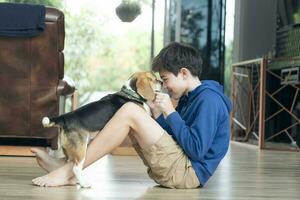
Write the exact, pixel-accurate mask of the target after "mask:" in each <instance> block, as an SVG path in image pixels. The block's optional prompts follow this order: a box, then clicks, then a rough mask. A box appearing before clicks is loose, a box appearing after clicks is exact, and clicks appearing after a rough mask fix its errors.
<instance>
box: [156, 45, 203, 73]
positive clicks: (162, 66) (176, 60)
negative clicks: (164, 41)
mask: <svg viewBox="0 0 300 200" xmlns="http://www.w3.org/2000/svg"><path fill="white" fill-rule="evenodd" d="M183 67H185V68H187V69H189V70H190V72H191V74H192V75H193V76H198V77H200V75H201V72H202V58H201V54H200V51H198V50H197V49H195V48H194V47H191V46H188V45H186V44H181V43H178V42H171V43H170V44H168V45H167V46H166V47H164V48H163V49H162V50H161V51H160V52H159V54H158V55H157V56H156V57H155V58H154V59H153V61H152V70H153V71H154V72H160V71H168V72H171V73H173V74H174V75H175V76H177V75H178V73H179V70H180V69H181V68H183Z"/></svg>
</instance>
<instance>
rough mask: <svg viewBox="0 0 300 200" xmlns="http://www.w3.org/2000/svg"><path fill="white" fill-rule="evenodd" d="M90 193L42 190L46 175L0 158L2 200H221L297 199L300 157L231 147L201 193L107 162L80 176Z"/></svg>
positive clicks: (127, 164)
mask: <svg viewBox="0 0 300 200" xmlns="http://www.w3.org/2000/svg"><path fill="white" fill-rule="evenodd" d="M84 173H85V175H86V176H88V178H89V180H91V182H92V183H93V187H92V188H91V189H78V188H76V187H74V186H67V187H56V188H41V187H36V186H33V185H31V181H30V180H31V179H32V178H34V177H36V176H40V175H42V174H44V172H43V171H42V170H41V169H40V168H39V167H38V165H37V164H36V163H35V160H34V158H30V157H9V156H1V157H0V180H1V181H0V199H4V200H16V199H34V200H35V199H36V200H37V199H43V200H48V199H49V200H50V199H51V200H52V199H55V200H61V199H64V200H67V199H70V200H80V199H86V200H94V199H164V200H168V199H172V200H182V199H224V200H246V199H247V200H249V199H251V200H264V199H268V200H269V199H272V200H279V199H280V200H283V199H284V200H286V199H299V198H300V153H298V152H279V151H259V150H257V149H256V148H251V147H245V146H241V145H239V144H237V143H233V144H231V147H230V151H229V153H228V154H227V155H226V157H225V159H224V160H223V161H222V162H221V164H220V166H219V168H218V169H217V171H216V173H215V175H214V176H213V177H212V178H211V179H210V180H209V182H208V183H207V185H206V186H205V187H204V188H202V189H192V190H174V189H165V188H161V187H158V186H157V185H156V184H155V183H154V182H153V181H152V180H151V179H149V178H148V176H147V174H146V169H145V167H144V166H143V164H142V161H141V160H140V159H139V158H138V157H136V156H112V155H110V156H106V157H104V158H103V159H101V160H99V161H97V162H96V163H95V164H93V165H92V166H90V167H89V168H87V169H86V170H85V171H84Z"/></svg>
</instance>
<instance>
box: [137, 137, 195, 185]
mask: <svg viewBox="0 0 300 200" xmlns="http://www.w3.org/2000/svg"><path fill="white" fill-rule="evenodd" d="M133 146H134V148H135V150H136V151H137V153H138V155H139V156H140V157H141V158H142V160H143V162H144V164H145V165H146V166H147V167H148V170H147V172H148V174H149V176H150V178H152V179H153V180H154V181H155V182H156V183H158V184H160V185H161V186H164V187H168V188H197V187H199V186H200V183H199V180H198V178H197V175H196V173H195V171H194V169H193V167H192V164H191V161H190V160H189V158H188V157H187V155H186V154H185V153H184V152H183V150H182V149H181V147H180V146H179V145H178V144H177V143H176V142H175V141H174V139H173V138H172V136H171V135H169V134H168V133H166V132H165V133H164V134H163V135H162V137H161V138H160V139H159V140H158V141H157V142H156V143H155V144H153V145H151V146H149V147H147V148H145V149H141V147H140V146H139V145H138V144H134V145H133Z"/></svg>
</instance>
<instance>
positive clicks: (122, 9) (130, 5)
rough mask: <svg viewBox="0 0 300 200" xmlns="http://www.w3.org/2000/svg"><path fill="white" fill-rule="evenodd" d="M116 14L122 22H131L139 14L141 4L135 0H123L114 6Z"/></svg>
mask: <svg viewBox="0 0 300 200" xmlns="http://www.w3.org/2000/svg"><path fill="white" fill-rule="evenodd" d="M116 14H117V15H118V17H119V18H120V19H121V21H122V22H132V21H133V20H134V19H135V18H136V17H137V16H138V15H139V14H141V5H140V4H139V3H138V2H137V1H130V0H123V1H122V3H121V4H120V5H119V6H118V7H117V8H116Z"/></svg>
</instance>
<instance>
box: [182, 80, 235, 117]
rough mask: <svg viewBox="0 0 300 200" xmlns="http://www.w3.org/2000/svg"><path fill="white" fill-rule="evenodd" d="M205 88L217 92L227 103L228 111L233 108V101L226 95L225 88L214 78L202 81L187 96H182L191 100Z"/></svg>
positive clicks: (186, 99)
mask: <svg viewBox="0 0 300 200" xmlns="http://www.w3.org/2000/svg"><path fill="white" fill-rule="evenodd" d="M204 90H212V91H214V92H215V93H217V94H218V95H219V96H220V97H221V98H222V100H223V102H224V103H225V105H226V108H227V110H228V112H230V111H231V109H232V104H231V101H230V99H229V98H228V97H227V96H225V95H224V88H223V86H222V85H221V84H220V83H218V82H217V81H213V80H206V81H201V85H199V86H198V87H196V88H195V89H194V90H192V91H190V92H188V94H187V96H183V97H182V98H184V99H185V101H188V102H191V101H192V100H193V99H194V98H195V97H196V96H198V95H199V94H200V93H201V92H203V91H204Z"/></svg>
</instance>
